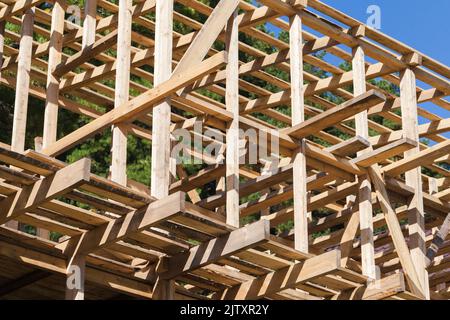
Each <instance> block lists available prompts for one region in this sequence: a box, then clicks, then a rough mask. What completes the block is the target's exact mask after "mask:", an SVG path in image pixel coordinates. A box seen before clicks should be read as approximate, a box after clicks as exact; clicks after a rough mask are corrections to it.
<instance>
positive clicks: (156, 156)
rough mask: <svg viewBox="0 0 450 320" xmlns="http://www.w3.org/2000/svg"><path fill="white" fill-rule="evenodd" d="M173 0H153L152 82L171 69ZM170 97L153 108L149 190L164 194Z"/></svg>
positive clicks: (166, 189) (166, 76) (158, 195)
mask: <svg viewBox="0 0 450 320" xmlns="http://www.w3.org/2000/svg"><path fill="white" fill-rule="evenodd" d="M172 21H173V1H172V0H170V1H164V3H163V2H161V1H157V2H156V31H155V32H156V33H155V74H154V85H155V86H158V85H159V84H161V83H163V82H164V81H167V80H168V79H169V78H170V76H171V73H172V47H173V45H172V32H168V30H172V29H173V25H172V24H173V22H172ZM170 112H171V106H170V99H166V100H165V101H163V102H162V103H161V104H158V105H157V106H155V108H154V109H153V119H152V137H153V140H152V164H151V165H152V167H151V194H152V195H153V196H154V197H156V198H163V197H165V196H167V195H168V194H169V185H170V171H169V170H170V168H169V162H170V152H171V142H170V125H171V122H170Z"/></svg>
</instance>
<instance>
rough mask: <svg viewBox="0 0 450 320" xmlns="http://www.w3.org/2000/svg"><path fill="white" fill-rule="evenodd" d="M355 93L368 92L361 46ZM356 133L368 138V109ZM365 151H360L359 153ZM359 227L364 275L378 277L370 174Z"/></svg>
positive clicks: (363, 185)
mask: <svg viewBox="0 0 450 320" xmlns="http://www.w3.org/2000/svg"><path fill="white" fill-rule="evenodd" d="M352 66H353V68H352V69H353V94H354V96H355V97H357V96H359V95H361V94H363V93H365V92H366V90H367V89H366V68H365V57H364V50H363V48H361V47H360V46H358V47H355V48H353V60H352ZM355 125H356V135H358V136H360V137H362V138H364V139H368V138H369V124H368V118H367V111H362V112H360V113H358V114H357V115H356V117H355ZM362 153H364V152H363V151H362V152H359V154H362ZM359 154H358V155H359ZM359 181H360V185H359V192H358V199H359V227H360V230H361V265H362V273H363V275H365V276H367V277H369V278H370V279H372V280H374V279H376V278H377V272H376V266H375V249H374V243H373V216H372V214H373V211H372V186H371V183H370V179H369V176H368V175H364V176H360V177H359Z"/></svg>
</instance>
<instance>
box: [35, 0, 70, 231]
mask: <svg viewBox="0 0 450 320" xmlns="http://www.w3.org/2000/svg"><path fill="white" fill-rule="evenodd" d="M64 14H65V12H64V8H63V6H62V4H61V2H60V1H59V0H58V1H55V3H54V5H53V10H52V22H51V27H50V47H49V56H48V70H47V96H46V100H45V113H44V133H43V140H42V147H43V148H47V147H49V146H50V145H51V144H52V143H54V142H55V141H56V136H57V131H58V100H59V77H58V76H55V75H53V71H55V68H56V67H57V66H58V64H59V63H60V62H61V56H62V55H61V51H62V39H63V35H64ZM36 234H37V235H38V236H40V237H43V238H49V235H50V234H49V232H48V231H47V230H44V229H41V228H37V230H36Z"/></svg>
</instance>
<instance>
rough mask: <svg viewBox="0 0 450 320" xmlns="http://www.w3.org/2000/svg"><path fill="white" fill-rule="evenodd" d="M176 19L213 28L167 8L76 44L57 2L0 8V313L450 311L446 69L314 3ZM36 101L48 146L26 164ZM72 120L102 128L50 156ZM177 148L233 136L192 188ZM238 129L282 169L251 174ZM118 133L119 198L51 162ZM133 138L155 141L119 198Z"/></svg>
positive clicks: (115, 187)
mask: <svg viewBox="0 0 450 320" xmlns="http://www.w3.org/2000/svg"><path fill="white" fill-rule="evenodd" d="M175 2H176V3H177V5H182V6H186V7H190V8H192V9H193V10H195V11H196V12H199V13H200V14H201V15H203V16H204V17H205V20H204V22H199V21H197V20H195V19H192V18H191V17H188V16H186V15H183V14H182V13H180V12H178V11H177V10H174V0H139V1H131V0H119V1H107V0H85V8H82V10H81V11H82V15H81V19H80V20H81V23H80V24H78V23H76V19H73V17H72V18H71V16H70V14H69V13H68V12H67V8H68V5H69V4H68V3H66V1H63V0H55V1H51V0H47V1H43V0H1V2H0V66H1V76H0V82H1V85H2V86H8V87H10V88H14V89H15V92H16V99H15V106H14V119H13V121H14V123H13V132H12V141H11V142H9V141H4V143H2V144H1V145H0V161H1V163H2V164H1V166H0V210H1V211H0V224H1V225H2V226H1V227H0V298H4V299H15V298H20V299H31V298H35V299H36V298H42V299H63V298H64V297H65V298H66V299H77V300H79V299H84V298H86V299H111V298H117V297H119V298H120V297H125V296H130V297H135V298H143V299H204V300H209V299H235V300H239V299H293V300H297V299H298V300H322V299H398V300H404V299H448V298H449V297H450V290H449V282H450V266H449V261H450V260H449V251H450V241H449V240H447V235H448V231H449V225H450V216H449V214H450V172H449V170H448V168H449V164H450V157H449V151H450V140H449V139H447V138H446V137H445V136H443V135H442V134H443V133H445V132H447V131H449V129H450V118H448V117H447V118H443V117H442V116H440V115H442V114H445V113H447V114H449V112H450V104H449V102H448V101H447V100H445V98H446V97H447V96H448V95H449V93H450V85H449V81H448V78H449V74H450V71H449V68H448V67H447V66H445V65H443V64H441V63H439V62H437V61H435V60H434V59H432V58H430V57H428V56H426V55H424V54H422V53H421V52H418V51H417V50H415V49H413V48H410V47H408V46H407V45H405V44H403V43H401V42H399V41H396V40H394V39H392V38H390V37H388V36H386V35H384V34H383V33H381V32H379V31H377V30H374V29H372V28H370V27H367V26H365V25H364V24H362V23H360V22H358V21H356V20H355V19H353V18H351V17H349V16H347V15H346V14H344V13H342V12H339V11H337V10H335V9H334V8H331V7H330V6H328V5H327V4H326V3H323V2H321V1H317V0H308V1H307V0H291V1H290V0H259V1H258V2H257V3H248V2H246V1H239V0H221V1H217V2H214V3H217V4H216V5H215V6H214V7H210V6H209V5H206V4H205V2H199V1H197V0H175ZM43 4H45V5H46V9H45V10H44V9H42V5H43ZM100 10H101V12H102V14H101V15H100V14H99V12H100ZM174 23H177V24H182V25H184V26H186V27H187V28H186V30H189V31H188V32H186V33H185V34H181V33H178V32H172V31H171V30H173V24H174ZM263 23H269V24H271V25H273V26H275V27H277V28H280V29H281V30H284V31H286V32H288V33H289V43H287V42H283V41H281V40H279V39H278V38H276V37H274V36H272V35H271V34H268V33H265V32H263V31H261V29H260V28H257V27H258V26H259V25H260V24H263ZM8 25H15V26H18V28H16V29H14V28H8ZM136 25H139V26H141V27H142V28H144V29H146V30H148V31H149V33H148V34H145V35H144V34H142V33H140V32H139V31H136V30H137V29H136V28H135V26H136ZM142 28H141V29H140V30H142ZM14 30H16V31H14ZM17 30H19V31H17ZM309 30H311V31H309ZM312 30H314V32H312ZM149 34H151V35H149ZM33 35H34V36H36V35H39V36H40V39H41V40H42V39H44V40H43V41H36V39H35V37H34V36H33ZM240 35H246V36H247V37H251V38H252V39H256V40H258V41H260V42H261V43H264V44H266V45H267V46H270V47H272V48H273V49H274V50H273V53H271V54H266V53H265V52H262V51H261V50H259V49H257V48H255V47H252V46H250V45H248V44H246V43H245V42H243V41H241V38H240ZM12 43H15V44H17V45H12ZM214 43H216V44H217V43H221V44H223V46H222V47H223V50H222V51H219V50H217V46H213V45H214ZM430 45H432V44H430ZM67 48H69V49H70V50H65V49H67ZM322 51H326V52H327V54H328V55H330V56H333V57H334V58H335V60H339V61H344V62H347V63H349V64H350V65H351V66H352V69H351V70H350V71H345V70H343V69H341V68H339V67H338V66H337V64H336V63H334V64H333V63H331V62H328V60H327V59H325V60H324V59H320V58H319V57H318V55H317V53H319V52H322ZM67 52H71V54H69V53H67ZM241 54H246V55H248V56H250V57H252V59H251V60H249V62H244V61H242V60H241V59H240V55H241ZM331 60H333V59H331ZM304 64H305V65H306V64H308V65H309V66H313V68H314V70H321V71H323V72H324V74H325V76H324V77H318V76H316V75H315V74H313V73H311V72H310V70H309V69H306V68H304ZM149 66H150V68H149ZM149 70H153V71H152V72H150V71H149ZM271 70H272V71H273V70H281V71H283V72H286V73H287V74H289V75H290V77H289V81H286V79H281V78H280V77H277V76H276V75H274V73H273V72H270V71H271ZM308 70H309V71H308ZM250 78H251V79H252V80H255V79H258V80H259V83H261V84H270V85H271V86H270V87H271V88H272V89H273V90H268V89H267V88H266V87H264V88H263V85H261V86H260V85H257V84H255V83H258V82H257V81H250V80H249V79H250ZM137 79H138V80H139V79H144V80H145V81H146V83H149V84H151V85H148V86H146V85H143V84H142V83H143V82H142V81H141V82H139V81H137ZM373 79H385V80H386V81H388V82H389V83H392V84H393V85H396V86H398V88H399V92H398V94H392V93H390V92H387V91H385V90H384V89H383V88H379V87H378V86H376V85H375V84H374V82H373V81H371V80H373ZM107 80H108V81H110V82H109V83H111V81H112V83H113V85H112V86H111V85H107V84H105V83H106V81H107ZM130 89H132V91H133V92H134V94H133V95H130ZM207 93H214V94H215V96H219V97H222V98H223V99H222V100H221V101H220V99H212V98H211V97H210V96H211V95H208V94H207ZM327 94H329V95H333V96H335V97H340V100H341V101H342V103H339V104H336V103H334V102H332V101H331V100H329V99H326V95H327ZM31 96H32V97H34V98H37V99H41V100H42V101H45V115H44V126H43V127H44V131H43V133H42V138H39V139H37V141H38V143H37V144H36V148H35V149H34V150H24V148H25V133H26V129H27V128H26V115H27V106H28V99H29V97H31ZM0 99H1V98H0ZM80 101H84V102H88V103H81V102H80ZM423 104H426V105H427V106H430V105H433V108H432V109H433V110H438V109H440V111H439V112H438V113H439V115H437V114H434V113H432V112H431V111H430V108H426V106H422V105H423ZM93 105H97V106H101V107H104V108H105V110H106V111H105V112H103V111H99V109H98V108H94V107H92V106H93ZM280 106H288V109H289V112H288V113H286V112H281V111H280V108H279V107H280ZM60 109H66V110H68V111H70V112H72V113H74V114H78V115H83V116H85V117H88V118H91V119H92V121H90V122H89V123H88V124H86V125H84V126H82V127H80V128H79V129H77V130H75V131H74V132H72V133H70V134H68V135H65V136H63V137H58V135H57V131H58V110H60ZM261 115H263V116H264V117H261ZM374 117H378V119H380V118H381V119H386V120H389V121H391V122H392V123H395V124H396V125H397V126H398V128H399V129H398V130H392V129H390V128H389V127H387V126H385V125H384V124H383V122H382V121H381V122H380V121H374ZM419 117H420V118H421V119H422V120H423V121H421V123H422V124H419V123H420V122H419ZM271 120H273V121H271ZM275 122H276V123H278V124H279V123H281V124H282V125H274V123H275ZM198 123H200V124H201V128H202V130H201V131H200V132H198V130H194V129H195V126H196V124H198ZM330 128H334V129H335V130H334V131H333V130H329V129H330ZM176 129H185V130H188V132H190V134H191V135H192V136H193V137H194V136H196V137H201V138H203V140H201V141H207V142H208V141H209V139H208V137H207V136H206V134H204V133H205V131H206V130H212V131H214V132H216V134H217V135H219V136H222V137H223V141H224V142H223V143H222V144H221V145H220V147H221V150H222V151H224V156H225V160H224V161H223V163H217V164H213V163H209V164H205V165H204V166H203V167H202V168H201V170H200V171H197V172H195V173H191V174H188V172H187V171H186V170H185V168H184V166H183V164H177V163H174V161H173V159H171V150H172V148H173V145H174V141H173V139H171V134H172V133H173V132H174V131H175V130H176ZM237 129H244V130H249V129H252V130H254V131H255V132H257V133H264V135H266V137H267V141H269V142H270V143H269V145H270V146H271V147H267V146H265V147H266V149H269V150H268V151H269V152H268V153H269V154H271V158H270V159H271V160H270V161H269V160H268V159H265V158H262V157H257V164H255V165H247V164H242V163H240V158H241V156H242V154H241V153H240V150H242V146H244V148H247V149H250V146H251V143H253V142H251V141H249V140H248V139H246V138H242V137H240V136H239V134H238V130H237ZM107 130H112V136H113V139H112V146H111V153H112V162H111V169H110V176H109V177H108V178H105V177H100V176H98V175H96V174H95V172H91V165H90V160H89V159H81V160H79V161H76V162H74V163H71V164H69V163H65V162H63V161H60V160H61V158H59V159H58V156H60V155H61V154H63V153H64V152H66V151H69V150H71V149H72V148H74V147H76V146H78V145H80V144H82V143H83V142H85V141H86V140H87V139H89V138H92V137H94V136H95V135H96V134H102V132H105V131H107ZM336 131H339V132H343V133H345V134H346V136H348V137H349V138H348V139H347V140H343V139H342V138H340V137H338V136H337V135H336V134H335V132H336ZM369 133H370V134H369ZM127 135H134V136H136V137H138V138H139V139H148V140H151V141H152V163H151V186H145V185H142V184H140V183H137V182H136V181H132V180H130V179H128V178H127V174H126V169H127V162H126V159H127ZM422 138H426V139H428V141H430V142H431V143H428V144H425V143H424V141H423V140H422ZM317 139H320V141H322V142H324V143H321V144H319V143H317V141H318V140H317ZM267 141H265V142H266V143H267ZM271 142H276V143H277V146H278V148H277V149H278V150H277V154H278V157H276V155H275V156H274V154H275V152H274V149H275V147H274V145H272V144H271ZM262 143H263V142H262V141H260V140H258V141H257V142H256V144H257V145H260V146H261V145H262ZM247 151H248V150H247ZM272 151H273V152H272ZM191 156H193V157H196V158H200V159H201V160H202V161H203V162H205V159H203V158H202V155H201V154H200V155H199V154H197V153H196V152H195V151H191ZM274 157H275V158H274ZM274 163H275V164H276V165H275V168H273V164H274ZM271 166H272V167H271ZM267 168H269V169H270V170H268V169H267ZM208 184H209V185H213V186H214V188H213V189H214V190H212V192H210V193H209V194H208V195H206V196H205V195H201V194H200V193H199V192H198V191H199V189H200V188H203V187H204V186H205V185H208ZM249 196H253V197H251V198H250V200H249ZM319 211H320V212H321V215H318V213H317V212H319ZM248 216H253V217H254V218H255V217H256V218H255V219H254V221H253V222H251V223H247V224H245V223H244V221H245V220H243V218H244V217H248ZM288 221H293V226H294V227H293V228H292V229H287V230H286V231H285V232H278V233H275V232H274V231H273V230H274V228H275V227H277V226H278V225H280V224H282V223H286V222H288ZM18 224H27V225H32V226H35V227H37V228H38V229H37V234H36V235H31V234H28V233H26V232H23V231H21V229H20V228H18ZM46 230H49V231H52V232H57V233H59V234H61V235H62V236H61V237H59V239H58V241H53V240H50V239H49V232H48V231H46ZM72 280H73V281H72Z"/></svg>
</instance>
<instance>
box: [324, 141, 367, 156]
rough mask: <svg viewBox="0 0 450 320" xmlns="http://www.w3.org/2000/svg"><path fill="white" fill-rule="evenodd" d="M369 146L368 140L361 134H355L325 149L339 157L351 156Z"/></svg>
mask: <svg viewBox="0 0 450 320" xmlns="http://www.w3.org/2000/svg"><path fill="white" fill-rule="evenodd" d="M369 147H370V143H369V141H367V139H364V138H363V137H361V136H355V137H353V138H350V139H348V140H345V141H343V142H341V143H338V144H335V145H334V146H331V147H328V148H326V149H325V150H326V151H327V152H330V153H332V154H335V155H337V156H340V157H346V156H351V155H353V154H356V153H357V152H359V151H362V150H364V149H366V148H369Z"/></svg>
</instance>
